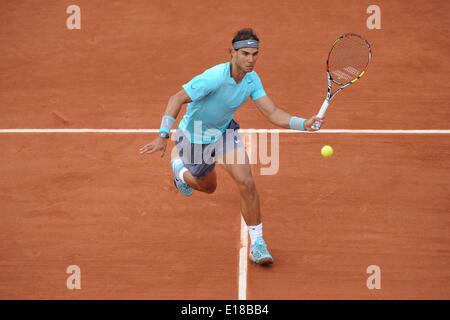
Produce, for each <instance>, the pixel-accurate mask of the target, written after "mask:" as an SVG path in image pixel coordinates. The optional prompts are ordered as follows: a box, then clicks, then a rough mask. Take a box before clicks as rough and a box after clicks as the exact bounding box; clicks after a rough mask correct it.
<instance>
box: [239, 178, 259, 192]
mask: <svg viewBox="0 0 450 320" xmlns="http://www.w3.org/2000/svg"><path fill="white" fill-rule="evenodd" d="M239 189H240V190H241V192H242V193H245V194H255V193H256V184H255V180H254V179H253V177H247V178H244V179H242V180H241V181H239Z"/></svg>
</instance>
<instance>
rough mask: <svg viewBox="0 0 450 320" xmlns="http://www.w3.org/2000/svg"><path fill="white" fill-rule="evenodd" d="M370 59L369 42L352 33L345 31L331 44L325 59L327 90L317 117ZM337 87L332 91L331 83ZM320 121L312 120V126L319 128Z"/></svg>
mask: <svg viewBox="0 0 450 320" xmlns="http://www.w3.org/2000/svg"><path fill="white" fill-rule="evenodd" d="M371 59H372V49H371V47H370V44H369V42H368V41H367V40H366V39H364V38H363V37H361V36H360V35H357V34H354V33H346V34H343V35H341V36H340V37H339V38H337V39H336V40H335V41H334V43H333V45H332V46H331V49H330V52H329V53H328V59H327V77H328V91H327V97H326V98H325V101H324V102H323V104H322V106H321V107H320V110H319V113H318V114H317V117H319V118H321V119H323V117H324V116H325V112H326V111H327V109H328V106H329V105H330V102H331V100H332V99H333V98H334V97H335V96H336V94H337V93H338V92H339V91H341V90H342V89H344V88H346V87H348V86H349V85H351V84H354V83H355V82H356V81H358V80H359V79H360V78H361V77H362V76H363V75H364V73H365V72H366V70H367V67H368V66H369V63H370V60H371ZM333 84H335V85H337V86H338V88H337V89H336V90H335V91H334V92H332V88H331V87H332V85H333ZM320 126H321V123H320V122H319V121H316V122H314V124H313V128H314V129H316V130H319V129H320Z"/></svg>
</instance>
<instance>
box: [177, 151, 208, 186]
mask: <svg viewBox="0 0 450 320" xmlns="http://www.w3.org/2000/svg"><path fill="white" fill-rule="evenodd" d="M171 159H172V160H171V163H172V169H173V171H174V176H175V179H177V178H178V179H180V180H181V182H182V183H184V184H186V185H187V186H188V187H191V188H193V189H195V190H197V191H200V192H205V193H213V192H214V191H215V190H216V187H217V176H216V171H215V169H214V165H208V164H206V163H200V164H185V163H183V161H182V159H181V158H180V152H179V149H177V148H173V149H172V154H171ZM175 185H176V186H177V188H178V189H180V188H179V186H178V185H177V183H176V182H175ZM180 191H182V192H183V193H184V194H186V192H184V191H183V190H180ZM190 193H191V194H192V192H190ZM187 195H188V194H187Z"/></svg>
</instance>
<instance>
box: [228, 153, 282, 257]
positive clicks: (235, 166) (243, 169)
mask: <svg viewBox="0 0 450 320" xmlns="http://www.w3.org/2000/svg"><path fill="white" fill-rule="evenodd" d="M230 152H231V153H233V158H232V159H237V158H235V157H237V153H238V152H244V155H245V157H244V159H245V162H244V163H241V164H240V163H226V161H223V162H222V164H223V167H224V168H225V170H226V171H227V172H228V174H229V175H230V176H231V178H232V179H233V180H234V181H235V182H236V184H237V186H238V188H239V193H240V196H241V199H240V201H241V213H242V217H243V218H244V220H245V222H246V224H247V226H248V228H249V234H250V240H251V245H250V259H251V260H252V261H254V262H256V263H258V264H271V263H272V262H273V258H272V256H271V254H270V253H269V250H268V249H267V245H266V243H265V241H264V238H263V233H262V222H261V210H260V201H259V193H258V191H257V189H256V184H255V180H254V178H253V175H252V171H251V166H250V163H249V159H248V156H247V154H246V153H245V150H242V149H241V148H237V149H234V150H232V151H229V153H230Z"/></svg>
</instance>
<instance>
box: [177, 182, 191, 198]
mask: <svg viewBox="0 0 450 320" xmlns="http://www.w3.org/2000/svg"><path fill="white" fill-rule="evenodd" d="M173 185H174V186H175V189H177V190H178V192H180V193H181V194H182V195H184V196H186V197H190V196H192V193H191V194H186V193H184V192H183V191H181V190H180V189H178V187H177V183H176V182H175V179H174V180H173Z"/></svg>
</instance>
